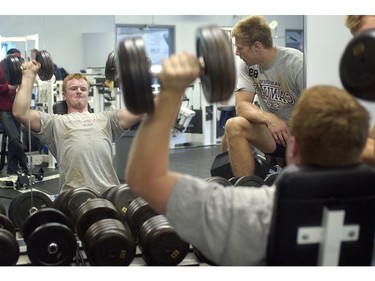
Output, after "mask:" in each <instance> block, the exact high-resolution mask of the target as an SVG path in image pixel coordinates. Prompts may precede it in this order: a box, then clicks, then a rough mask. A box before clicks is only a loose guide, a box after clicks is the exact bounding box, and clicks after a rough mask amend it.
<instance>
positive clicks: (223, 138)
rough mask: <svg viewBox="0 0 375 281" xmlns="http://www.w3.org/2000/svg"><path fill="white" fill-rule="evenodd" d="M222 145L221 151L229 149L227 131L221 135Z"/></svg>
mask: <svg viewBox="0 0 375 281" xmlns="http://www.w3.org/2000/svg"><path fill="white" fill-rule="evenodd" d="M220 147H221V153H223V152H225V151H227V150H228V143H227V136H226V135H225V132H224V134H223V136H222V137H221V142H220Z"/></svg>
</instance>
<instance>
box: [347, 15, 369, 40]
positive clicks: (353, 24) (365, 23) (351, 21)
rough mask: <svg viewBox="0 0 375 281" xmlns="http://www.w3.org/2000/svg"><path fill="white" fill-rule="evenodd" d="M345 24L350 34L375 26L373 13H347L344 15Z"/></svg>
mask: <svg viewBox="0 0 375 281" xmlns="http://www.w3.org/2000/svg"><path fill="white" fill-rule="evenodd" d="M345 26H346V27H347V28H349V30H350V32H351V34H353V35H356V34H357V33H359V32H361V31H363V30H365V29H369V28H375V15H348V16H346V17H345Z"/></svg>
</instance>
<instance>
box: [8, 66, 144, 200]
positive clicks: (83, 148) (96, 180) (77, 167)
mask: <svg viewBox="0 0 375 281" xmlns="http://www.w3.org/2000/svg"><path fill="white" fill-rule="evenodd" d="M39 68H40V64H39V63H37V62H36V61H31V62H28V63H27V66H25V67H24V70H23V71H22V83H21V86H20V89H19V92H18V93H17V95H16V98H15V101H14V106H13V114H14V116H15V117H16V118H17V119H18V120H19V121H20V122H21V123H22V124H23V125H25V126H26V127H28V126H29V119H30V129H31V131H32V132H33V134H34V135H35V136H37V137H38V138H39V139H40V140H41V141H42V142H43V143H44V144H46V145H47V146H48V148H49V150H50V151H51V153H52V154H53V155H54V156H55V157H56V159H57V163H58V166H59V173H60V177H59V190H60V192H61V191H63V190H65V189H68V188H76V187H90V188H92V189H94V190H95V191H97V192H98V193H99V194H101V193H103V192H104V191H106V190H107V189H108V188H110V187H113V186H116V185H118V184H120V182H119V179H118V177H117V174H116V171H115V169H114V167H113V161H112V160H113V159H112V157H113V154H112V152H113V151H112V144H113V142H114V140H115V139H116V138H117V137H119V136H120V135H121V134H122V133H123V132H124V129H127V128H130V127H131V126H132V125H134V124H135V123H137V122H138V121H140V119H141V117H142V116H141V115H133V114H131V113H130V112H129V111H127V110H126V109H118V110H116V111H114V112H99V113H90V112H89V111H88V94H89V82H88V81H87V78H86V76H84V75H83V74H81V73H75V74H70V75H68V76H67V77H66V78H65V79H64V82H63V85H62V92H63V97H64V100H65V101H66V104H67V108H68V114H65V115H57V114H48V113H45V112H40V111H36V110H30V101H31V93H32V90H33V85H34V80H35V77H36V75H37V73H38V70H39Z"/></svg>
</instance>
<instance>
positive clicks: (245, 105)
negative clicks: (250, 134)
mask: <svg viewBox="0 0 375 281" xmlns="http://www.w3.org/2000/svg"><path fill="white" fill-rule="evenodd" d="M236 113H237V115H238V116H242V117H244V118H245V119H247V120H249V121H250V122H252V123H255V124H264V125H267V119H268V118H267V114H268V113H267V112H264V111H262V110H261V109H260V108H259V107H258V106H257V105H255V104H253V103H252V102H248V101H241V102H239V103H238V104H237V105H236Z"/></svg>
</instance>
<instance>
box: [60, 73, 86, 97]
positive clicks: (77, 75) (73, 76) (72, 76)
mask: <svg viewBox="0 0 375 281" xmlns="http://www.w3.org/2000/svg"><path fill="white" fill-rule="evenodd" d="M72 79H77V80H80V79H83V80H85V81H86V82H87V87H88V88H90V82H89V81H88V80H87V77H86V75H84V74H82V73H72V74H69V75H68V76H66V77H65V79H64V81H63V84H62V91H63V92H64V93H65V92H66V86H67V84H68V82H69V81H70V80H72Z"/></svg>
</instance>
